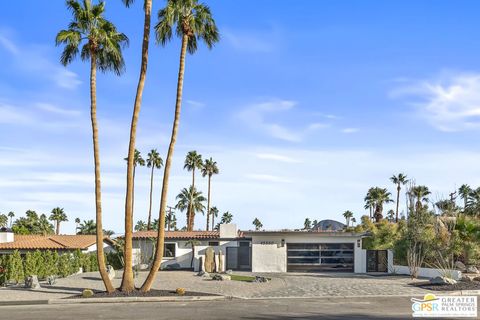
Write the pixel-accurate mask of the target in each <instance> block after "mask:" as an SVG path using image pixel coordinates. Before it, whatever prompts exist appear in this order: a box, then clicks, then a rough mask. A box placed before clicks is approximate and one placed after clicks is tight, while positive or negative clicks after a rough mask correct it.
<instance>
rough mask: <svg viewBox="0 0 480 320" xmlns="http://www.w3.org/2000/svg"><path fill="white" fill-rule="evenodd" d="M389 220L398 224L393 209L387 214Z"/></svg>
mask: <svg viewBox="0 0 480 320" xmlns="http://www.w3.org/2000/svg"><path fill="white" fill-rule="evenodd" d="M387 220H388V221H390V222H393V221H395V222H397V221H396V214H395V211H393V210H392V209H390V210H388V212H387Z"/></svg>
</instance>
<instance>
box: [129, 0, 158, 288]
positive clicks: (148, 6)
mask: <svg viewBox="0 0 480 320" xmlns="http://www.w3.org/2000/svg"><path fill="white" fill-rule="evenodd" d="M133 2H134V0H123V3H124V4H125V5H126V6H127V7H129V6H130V5H131V4H132V3H133ZM143 11H144V23H143V37H142V61H141V63H140V75H139V79H138V84H137V92H136V94H135V102H134V104H133V114H132V121H131V124H130V141H129V144H128V164H127V192H126V195H125V237H124V240H125V242H124V246H125V248H124V261H125V268H124V272H123V277H122V291H132V290H133V289H134V287H135V284H134V280H133V271H132V228H133V197H134V196H133V193H134V176H133V171H134V169H135V164H134V156H135V143H136V138H137V123H138V118H139V116H140V109H141V106H142V97H143V88H144V86H145V80H146V77H147V66H148V47H149V44H150V27H151V20H152V19H151V15H152V0H144V2H143Z"/></svg>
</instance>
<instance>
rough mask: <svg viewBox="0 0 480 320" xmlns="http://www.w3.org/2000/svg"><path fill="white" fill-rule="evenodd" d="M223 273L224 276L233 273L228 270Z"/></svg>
mask: <svg viewBox="0 0 480 320" xmlns="http://www.w3.org/2000/svg"><path fill="white" fill-rule="evenodd" d="M225 273H226V274H232V273H233V271H232V270H230V269H229V270H227V271H225Z"/></svg>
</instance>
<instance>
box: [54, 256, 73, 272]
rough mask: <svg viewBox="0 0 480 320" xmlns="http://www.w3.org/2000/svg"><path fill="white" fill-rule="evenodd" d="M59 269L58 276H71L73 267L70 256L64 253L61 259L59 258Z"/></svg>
mask: <svg viewBox="0 0 480 320" xmlns="http://www.w3.org/2000/svg"><path fill="white" fill-rule="evenodd" d="M57 268H58V275H59V276H60V277H67V276H69V275H71V273H70V272H71V268H72V267H71V261H70V254H68V253H64V254H62V255H60V257H59V258H58V264H57Z"/></svg>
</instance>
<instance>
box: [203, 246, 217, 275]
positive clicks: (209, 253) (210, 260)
mask: <svg viewBox="0 0 480 320" xmlns="http://www.w3.org/2000/svg"><path fill="white" fill-rule="evenodd" d="M205 271H206V272H208V273H212V272H215V250H214V249H213V248H212V247H208V248H207V249H206V250H205Z"/></svg>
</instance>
